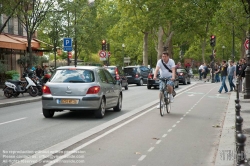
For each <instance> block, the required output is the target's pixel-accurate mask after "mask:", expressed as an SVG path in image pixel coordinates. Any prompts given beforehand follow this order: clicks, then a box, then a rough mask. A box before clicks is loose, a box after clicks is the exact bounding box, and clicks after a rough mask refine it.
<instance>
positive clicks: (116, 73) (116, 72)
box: [104, 66, 128, 90]
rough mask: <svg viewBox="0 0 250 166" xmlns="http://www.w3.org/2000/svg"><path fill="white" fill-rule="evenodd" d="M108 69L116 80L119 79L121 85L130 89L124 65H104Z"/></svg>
mask: <svg viewBox="0 0 250 166" xmlns="http://www.w3.org/2000/svg"><path fill="white" fill-rule="evenodd" d="M104 68H105V69H107V70H108V71H109V72H110V74H111V75H112V76H113V77H114V78H115V80H118V81H120V82H121V86H122V87H124V88H125V90H128V80H127V77H126V76H125V74H124V72H123V70H122V67H120V66H106V67H104Z"/></svg>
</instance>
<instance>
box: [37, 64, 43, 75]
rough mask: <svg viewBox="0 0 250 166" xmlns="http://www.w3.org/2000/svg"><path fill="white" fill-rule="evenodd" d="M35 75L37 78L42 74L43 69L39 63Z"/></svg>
mask: <svg viewBox="0 0 250 166" xmlns="http://www.w3.org/2000/svg"><path fill="white" fill-rule="evenodd" d="M36 76H37V77H39V78H42V76H43V69H42V68H41V66H40V65H38V66H37V69H36Z"/></svg>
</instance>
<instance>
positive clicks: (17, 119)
mask: <svg viewBox="0 0 250 166" xmlns="http://www.w3.org/2000/svg"><path fill="white" fill-rule="evenodd" d="M26 118H27V117H24V118H20V119H15V120H11V121H8V122H3V123H0V125H3V124H7V123H11V122H15V121H19V120H23V119H26Z"/></svg>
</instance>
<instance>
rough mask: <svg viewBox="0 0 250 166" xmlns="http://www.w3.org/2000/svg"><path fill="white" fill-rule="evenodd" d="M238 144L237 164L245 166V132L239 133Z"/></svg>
mask: <svg viewBox="0 0 250 166" xmlns="http://www.w3.org/2000/svg"><path fill="white" fill-rule="evenodd" d="M236 137H237V146H236V152H237V156H236V162H237V166H243V165H246V164H247V163H246V154H245V141H246V136H245V135H244V134H243V133H238V134H237V136H236Z"/></svg>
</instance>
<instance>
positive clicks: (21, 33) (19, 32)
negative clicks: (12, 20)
mask: <svg viewBox="0 0 250 166" xmlns="http://www.w3.org/2000/svg"><path fill="white" fill-rule="evenodd" d="M18 35H20V36H23V26H22V22H21V21H20V20H19V19H18Z"/></svg>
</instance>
